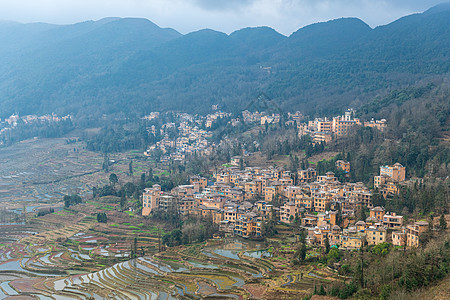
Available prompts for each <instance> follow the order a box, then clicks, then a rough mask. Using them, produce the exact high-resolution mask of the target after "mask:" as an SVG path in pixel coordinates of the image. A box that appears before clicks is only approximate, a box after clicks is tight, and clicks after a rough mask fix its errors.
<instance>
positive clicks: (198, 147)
mask: <svg viewBox="0 0 450 300" xmlns="http://www.w3.org/2000/svg"><path fill="white" fill-rule="evenodd" d="M190 124H191V123H189V122H186V121H182V122H180V124H179V126H177V127H176V124H175V123H167V124H164V125H163V126H162V127H161V132H162V134H163V136H164V138H163V139H162V140H160V141H158V142H157V143H156V144H154V145H152V146H150V147H149V148H148V149H147V151H145V152H144V155H145V156H151V155H152V152H153V151H155V150H160V151H161V152H162V154H163V155H162V156H161V159H160V160H161V161H162V162H164V161H169V160H174V161H184V160H185V159H186V156H188V155H192V154H197V155H209V154H211V152H212V149H213V148H214V147H215V144H214V143H211V142H209V141H208V138H210V137H211V136H212V134H211V132H208V131H206V130H203V129H200V128H199V127H198V126H192V125H190ZM175 127H176V132H177V135H176V137H170V135H169V133H168V132H169V131H170V129H175ZM151 130H155V128H154V126H152V128H151Z"/></svg>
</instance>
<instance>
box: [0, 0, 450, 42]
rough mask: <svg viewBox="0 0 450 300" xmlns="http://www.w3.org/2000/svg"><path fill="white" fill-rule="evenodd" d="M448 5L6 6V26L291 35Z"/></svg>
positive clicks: (23, 1)
mask: <svg viewBox="0 0 450 300" xmlns="http://www.w3.org/2000/svg"><path fill="white" fill-rule="evenodd" d="M445 1H446V0H0V20H11V21H18V22H24V23H29V22H47V23H55V24H68V23H75V22H81V21H85V20H98V19H101V18H104V17H143V18H147V19H149V20H151V21H153V22H155V23H156V24H158V25H159V26H161V27H171V28H174V29H176V30H178V31H180V32H181V33H187V32H191V31H195V30H199V29H203V28H211V29H215V30H219V31H223V32H226V33H230V32H232V31H234V30H236V29H240V28H243V27H249V26H252V27H253V26H262V25H266V26H270V27H272V28H275V29H276V30H277V31H279V32H280V33H283V34H285V35H289V34H291V33H292V32H294V31H296V30H297V29H299V28H300V27H303V26H305V25H308V24H311V23H315V22H320V21H328V20H330V19H336V18H340V17H358V18H360V19H362V20H363V21H365V22H366V23H368V24H369V25H370V26H372V27H375V26H377V25H381V24H387V23H389V22H391V21H393V20H395V19H397V18H399V17H402V16H404V15H408V14H411V13H414V12H422V11H424V10H426V9H428V8H430V7H431V6H434V5H436V4H439V3H441V2H445Z"/></svg>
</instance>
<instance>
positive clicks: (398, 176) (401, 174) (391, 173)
mask: <svg viewBox="0 0 450 300" xmlns="http://www.w3.org/2000/svg"><path fill="white" fill-rule="evenodd" d="M383 175H384V176H387V177H390V178H392V179H393V180H395V181H397V182H401V181H405V179H406V168H405V167H404V166H402V165H401V164H399V163H395V164H394V165H392V166H381V167H380V176H383Z"/></svg>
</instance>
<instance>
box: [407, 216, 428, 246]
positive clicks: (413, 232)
mask: <svg viewBox="0 0 450 300" xmlns="http://www.w3.org/2000/svg"><path fill="white" fill-rule="evenodd" d="M428 225H429V224H428V222H426V221H419V222H415V223H414V224H413V225H408V226H406V236H407V239H406V244H407V246H409V247H419V237H420V235H421V234H422V233H424V232H425V231H427V229H428Z"/></svg>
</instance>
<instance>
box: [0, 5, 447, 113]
mask: <svg viewBox="0 0 450 300" xmlns="http://www.w3.org/2000/svg"><path fill="white" fill-rule="evenodd" d="M449 53H450V4H442V5H439V6H436V7H433V8H431V9H429V10H428V11H426V12H424V13H422V14H415V15H410V16H407V17H404V18H401V19H399V20H397V21H395V22H393V23H391V24H388V25H385V26H380V27H377V28H374V29H372V28H370V27H369V26H368V25H367V24H365V23H364V22H363V21H361V20H359V19H356V18H343V19H337V20H332V21H329V22H325V23H318V24H313V25H309V26H306V27H304V28H301V29H299V30H298V31H297V32H295V33H293V34H292V35H291V36H289V37H286V36H283V35H281V34H279V33H277V32H276V31H275V30H273V29H271V28H268V27H259V28H245V29H241V30H239V31H236V32H233V33H232V34H230V35H226V34H224V33H221V32H217V31H213V30H208V29H205V30H201V31H197V32H193V33H189V34H186V35H182V34H180V33H178V32H177V31H175V30H173V29H163V28H160V27H158V26H157V25H155V24H154V23H152V22H150V21H148V20H146V19H131V18H128V19H127V18H125V19H119V18H107V19H102V20H99V21H96V22H94V21H87V22H83V23H78V24H73V25H65V26H61V25H51V24H42V23H34V24H19V23H12V22H1V23H0V68H1V72H0V117H1V118H3V117H5V116H9V115H10V114H12V113H13V112H18V113H20V114H22V115H23V114H41V113H51V112H56V113H58V114H67V113H71V114H74V115H77V116H79V117H88V118H92V119H95V118H98V117H100V116H102V115H103V114H122V115H123V114H125V115H127V116H130V115H137V116H140V115H142V114H145V113H148V112H150V111H155V110H169V109H170V110H184V111H190V112H205V111H208V110H209V109H210V107H211V105H212V104H220V106H221V108H222V109H225V110H228V111H236V110H239V109H242V108H244V107H246V106H247V104H248V103H249V102H250V101H251V100H253V99H254V98H255V97H257V96H258V95H259V94H260V93H265V94H266V95H268V97H270V98H272V99H274V101H277V103H279V104H280V106H281V107H289V109H290V110H292V109H300V110H303V111H305V112H307V113H311V114H315V113H320V114H324V113H328V112H335V111H337V110H341V109H343V108H346V107H348V106H354V107H357V106H358V105H361V104H363V103H365V102H367V101H368V100H370V99H372V98H373V97H374V96H375V95H378V94H383V93H386V92H387V91H389V90H390V89H393V88H398V87H401V86H405V85H411V84H422V83H425V82H427V81H430V80H442V79H445V78H448V75H449V73H450V57H449Z"/></svg>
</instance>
